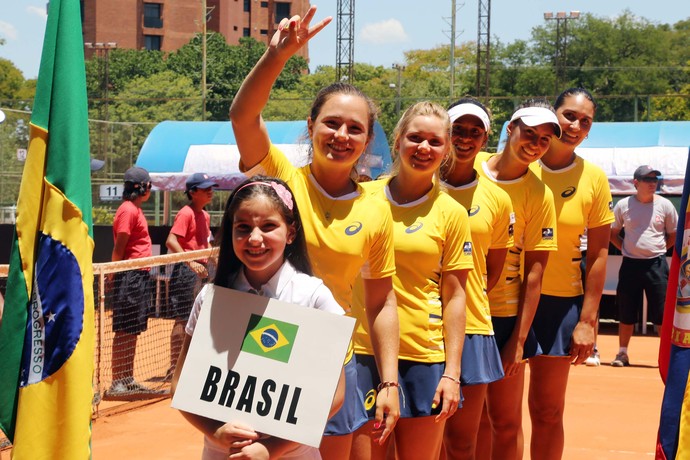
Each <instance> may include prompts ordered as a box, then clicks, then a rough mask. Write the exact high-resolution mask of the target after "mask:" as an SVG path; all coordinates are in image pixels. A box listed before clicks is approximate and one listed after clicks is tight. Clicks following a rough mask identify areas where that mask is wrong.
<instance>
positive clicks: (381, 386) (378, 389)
mask: <svg viewBox="0 0 690 460" xmlns="http://www.w3.org/2000/svg"><path fill="white" fill-rule="evenodd" d="M390 387H395V388H400V384H399V383H398V382H381V383H379V385H378V386H377V387H376V392H377V393H381V390H383V389H384V388H390Z"/></svg>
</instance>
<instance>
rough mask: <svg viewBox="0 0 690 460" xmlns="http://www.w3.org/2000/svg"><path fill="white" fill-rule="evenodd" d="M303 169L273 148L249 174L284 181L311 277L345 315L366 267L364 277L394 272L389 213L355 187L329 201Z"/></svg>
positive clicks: (306, 170) (378, 276) (379, 276)
mask: <svg viewBox="0 0 690 460" xmlns="http://www.w3.org/2000/svg"><path fill="white" fill-rule="evenodd" d="M310 171H311V169H310V167H309V165H307V166H303V167H301V168H295V167H294V166H293V165H292V164H291V163H290V162H289V161H288V159H287V158H286V157H285V155H284V154H283V152H281V151H280V150H279V149H278V148H276V147H275V146H274V145H271V148H270V150H269V152H268V155H266V157H265V158H264V159H263V160H262V161H261V163H259V165H257V166H256V167H254V168H252V170H251V171H249V172H248V173H249V174H258V173H263V174H266V175H268V176H274V177H278V178H280V179H282V180H284V181H285V182H286V183H287V184H288V185H289V186H290V188H291V189H292V192H293V193H294V195H295V202H296V203H297V207H298V209H299V213H300V216H301V218H302V225H303V227H304V233H305V236H306V239H307V248H308V252H309V259H310V261H311V264H312V268H313V270H314V276H316V277H318V278H321V279H322V280H323V282H324V284H325V285H326V286H327V287H328V288H329V289H330V290H331V292H332V293H333V296H334V297H335V300H336V301H337V302H338V303H339V304H340V306H341V307H342V308H343V310H345V312H346V313H347V314H350V311H351V309H352V287H353V285H354V282H355V278H356V277H357V275H358V274H359V273H360V271H361V270H362V268H363V266H365V265H366V271H365V273H364V277H365V278H371V279H380V278H386V277H389V276H392V275H393V274H394V273H395V259H394V252H393V222H392V220H391V213H390V208H389V207H388V206H387V204H386V203H382V202H381V200H377V199H372V197H371V196H370V195H369V194H367V193H366V192H365V191H364V190H363V189H362V188H361V187H359V186H358V188H357V191H356V192H353V193H351V194H349V195H345V196H342V197H337V198H333V197H331V196H329V195H328V194H327V193H326V192H325V191H324V190H323V189H322V188H321V187H320V186H319V184H318V183H317V182H316V180H315V179H314V177H313V176H312V175H311V172H310Z"/></svg>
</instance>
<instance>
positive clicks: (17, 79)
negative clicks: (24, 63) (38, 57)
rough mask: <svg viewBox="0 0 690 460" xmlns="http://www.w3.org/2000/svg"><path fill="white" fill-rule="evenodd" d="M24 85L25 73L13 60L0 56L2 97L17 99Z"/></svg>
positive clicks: (0, 94)
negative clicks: (23, 73)
mask: <svg viewBox="0 0 690 460" xmlns="http://www.w3.org/2000/svg"><path fill="white" fill-rule="evenodd" d="M23 86H24V75H22V72H21V70H19V69H18V68H17V67H16V66H15V65H14V63H12V61H10V60H8V59H5V58H0V99H17V98H18V96H19V95H20V93H21V91H22V88H23Z"/></svg>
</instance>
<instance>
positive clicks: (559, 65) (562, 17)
mask: <svg viewBox="0 0 690 460" xmlns="http://www.w3.org/2000/svg"><path fill="white" fill-rule="evenodd" d="M579 18H580V12H579V11H570V12H568V13H566V12H565V11H559V12H557V13H553V12H551V11H547V12H545V13H544V19H545V20H547V21H556V46H555V53H554V58H553V64H554V70H555V75H556V79H555V84H554V94H558V93H559V91H560V86H561V77H565V76H566V75H565V74H566V69H567V65H568V61H567V52H568V21H569V20H571V19H579ZM561 22H563V44H562V45H561ZM561 48H562V50H561Z"/></svg>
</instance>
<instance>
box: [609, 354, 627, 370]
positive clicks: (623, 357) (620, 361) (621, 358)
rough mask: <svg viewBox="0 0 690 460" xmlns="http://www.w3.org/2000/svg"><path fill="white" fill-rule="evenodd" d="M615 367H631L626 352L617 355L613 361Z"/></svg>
mask: <svg viewBox="0 0 690 460" xmlns="http://www.w3.org/2000/svg"><path fill="white" fill-rule="evenodd" d="M611 365H612V366H613V367H625V366H630V360H629V359H628V354H627V353H625V352H620V353H618V354H617V355H616V359H614V360H613V361H611Z"/></svg>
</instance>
